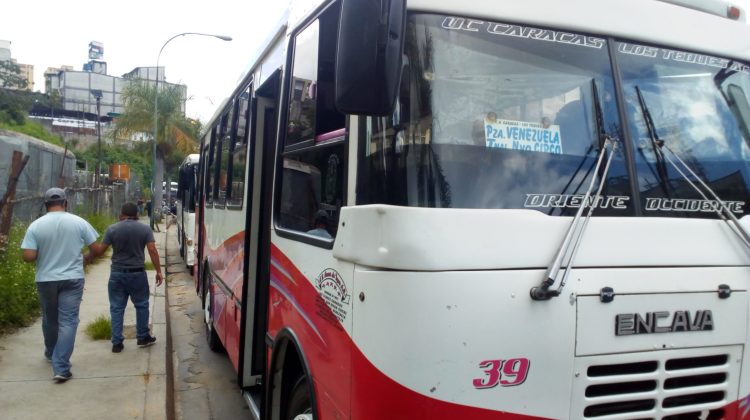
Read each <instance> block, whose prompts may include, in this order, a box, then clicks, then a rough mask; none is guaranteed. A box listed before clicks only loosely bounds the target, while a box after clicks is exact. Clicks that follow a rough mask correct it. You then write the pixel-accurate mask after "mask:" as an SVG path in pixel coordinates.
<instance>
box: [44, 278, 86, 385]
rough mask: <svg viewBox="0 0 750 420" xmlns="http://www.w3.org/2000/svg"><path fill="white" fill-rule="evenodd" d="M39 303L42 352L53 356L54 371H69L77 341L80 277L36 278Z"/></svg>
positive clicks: (81, 294)
mask: <svg viewBox="0 0 750 420" xmlns="http://www.w3.org/2000/svg"><path fill="white" fill-rule="evenodd" d="M36 290H37V291H38V292H39V302H40V303H41V306H42V332H43V334H44V355H45V356H47V357H51V358H52V369H53V370H54V371H55V374H56V375H57V374H67V373H69V372H70V356H71V355H72V354H73V346H74V345H75V342H76V330H77V329H78V323H79V322H80V319H79V318H78V311H79V309H80V308H81V298H82V297H83V279H73V280H58V281H46V282H37V284H36Z"/></svg>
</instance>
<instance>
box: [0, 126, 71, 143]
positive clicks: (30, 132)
mask: <svg viewBox="0 0 750 420" xmlns="http://www.w3.org/2000/svg"><path fill="white" fill-rule="evenodd" d="M0 129H5V130H9V131H15V132H17V133H23V134H26V135H27V136H31V137H36V138H38V139H40V140H44V141H46V142H47V143H52V144H56V145H58V146H65V143H64V142H63V140H62V137H60V136H58V135H57V134H50V133H49V132H48V131H47V130H45V129H44V127H42V125H41V124H39V123H37V122H34V121H28V120H27V121H26V122H24V123H23V124H21V125H17V124H14V123H0Z"/></svg>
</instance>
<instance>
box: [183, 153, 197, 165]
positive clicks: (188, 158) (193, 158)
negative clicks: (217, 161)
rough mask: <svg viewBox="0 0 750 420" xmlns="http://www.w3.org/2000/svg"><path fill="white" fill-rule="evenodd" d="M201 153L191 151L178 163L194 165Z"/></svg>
mask: <svg viewBox="0 0 750 420" xmlns="http://www.w3.org/2000/svg"><path fill="white" fill-rule="evenodd" d="M200 158H201V155H199V154H198V153H191V154H189V155H187V156H186V157H185V159H184V160H183V161H182V164H180V167H182V166H185V165H195V164H197V163H198V161H199V160H200Z"/></svg>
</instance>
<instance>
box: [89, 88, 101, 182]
mask: <svg viewBox="0 0 750 420" xmlns="http://www.w3.org/2000/svg"><path fill="white" fill-rule="evenodd" d="M91 94H92V95H93V96H94V98H96V143H97V147H98V149H99V150H98V155H97V158H96V174H95V175H94V186H95V187H96V188H99V187H100V186H101V180H100V179H99V177H100V176H101V173H102V127H101V117H100V116H99V114H100V108H99V107H100V105H101V101H102V91H101V90H99V89H91Z"/></svg>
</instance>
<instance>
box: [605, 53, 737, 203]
mask: <svg viewBox="0 0 750 420" xmlns="http://www.w3.org/2000/svg"><path fill="white" fill-rule="evenodd" d="M617 55H618V56H617V61H618V63H619V70H620V72H621V75H622V80H623V96H624V99H625V102H626V108H627V118H628V131H629V133H630V136H631V138H632V142H633V149H634V159H635V162H636V165H637V171H638V188H639V190H640V196H641V201H642V203H641V204H642V206H643V208H644V214H645V215H659V216H666V215H670V214H679V215H681V216H686V217H691V216H701V215H704V214H712V213H713V211H714V208H715V204H714V205H712V203H711V201H710V200H709V201H706V200H704V199H703V198H702V197H701V196H700V194H699V193H698V192H697V191H695V189H694V188H693V187H691V186H690V185H689V183H688V181H687V180H686V179H685V178H684V177H683V176H682V175H681V174H680V173H679V172H678V171H677V168H675V166H673V165H672V164H671V163H670V162H669V161H668V159H665V158H662V157H660V153H659V151H660V150H661V151H663V152H665V154H666V156H665V157H666V158H669V157H670V156H673V155H672V153H671V152H673V153H674V155H677V156H678V157H679V158H680V159H681V160H683V161H684V162H685V163H687V165H688V166H689V167H690V168H691V169H692V170H693V171H694V172H695V173H696V174H697V175H698V176H699V177H700V178H701V179H702V180H703V181H704V182H706V183H707V184H708V185H709V186H710V187H711V189H713V190H714V191H715V192H716V194H717V195H718V196H719V197H720V198H721V199H722V200H723V201H725V202H726V203H727V204H728V207H729V208H730V210H732V211H733V212H734V213H735V214H736V215H738V216H740V215H743V214H745V212H746V211H747V209H746V208H745V204H746V200H747V198H748V180H750V172H749V171H748V170H749V169H750V168H748V159H749V158H750V149H748V140H750V136H748V131H747V127H748V126H747V122H748V110H750V107H748V101H747V93H746V92H750V89H749V88H750V68H748V67H747V66H746V65H744V64H741V63H738V62H734V61H730V60H726V59H722V58H718V57H713V56H708V55H703V54H696V53H689V52H685V51H677V50H673V49H668V48H659V47H654V46H648V45H640V44H634V43H630V42H618V43H617ZM647 118H650V119H651V123H652V126H651V127H649V126H648V124H647V123H646V121H647ZM655 140H656V141H657V143H655ZM662 142H663V146H662V147H661V148H660V144H661V143H662ZM664 149H666V150H664ZM690 179H692V178H690ZM709 198H712V197H709Z"/></svg>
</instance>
